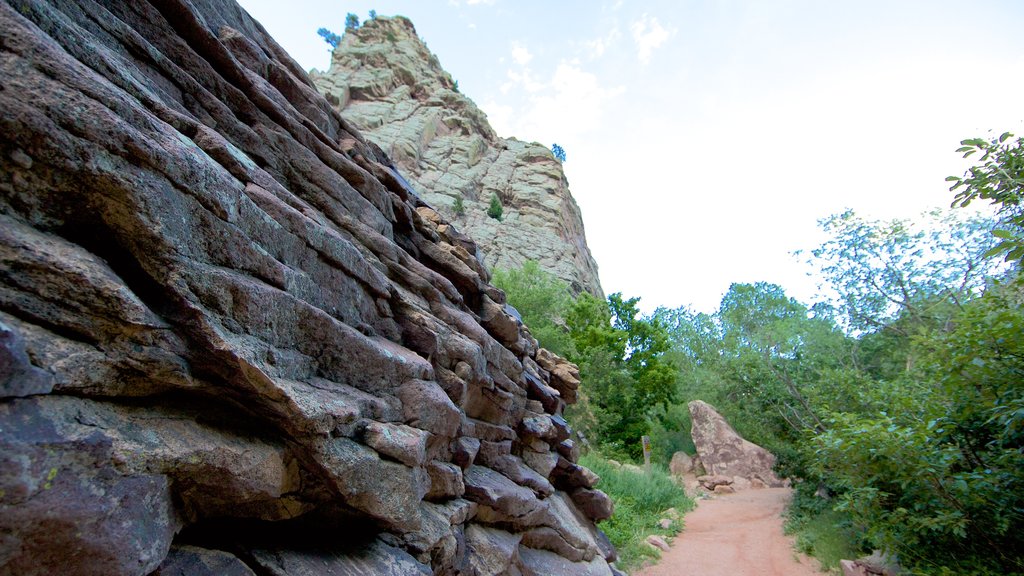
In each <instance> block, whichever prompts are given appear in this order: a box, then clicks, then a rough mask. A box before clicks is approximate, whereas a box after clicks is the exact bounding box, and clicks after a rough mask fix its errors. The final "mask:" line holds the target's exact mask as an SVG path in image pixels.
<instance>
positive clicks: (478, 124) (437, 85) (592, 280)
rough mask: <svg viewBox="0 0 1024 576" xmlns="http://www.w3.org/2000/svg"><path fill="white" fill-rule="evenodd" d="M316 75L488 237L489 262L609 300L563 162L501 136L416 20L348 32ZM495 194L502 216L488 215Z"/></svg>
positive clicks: (338, 102)
mask: <svg viewBox="0 0 1024 576" xmlns="http://www.w3.org/2000/svg"><path fill="white" fill-rule="evenodd" d="M312 77H313V80H314V83H315V84H316V86H317V87H318V88H319V89H320V91H321V92H323V93H324V95H325V96H326V97H327V99H328V100H329V101H330V102H331V103H332V104H333V105H334V107H335V109H336V110H338V111H340V112H341V115H342V117H343V118H345V119H346V120H349V121H350V122H352V124H354V125H355V126H356V127H357V128H358V129H359V130H361V131H362V132H363V133H364V134H365V135H366V137H367V138H368V139H370V140H372V141H373V142H376V143H377V144H379V145H380V146H381V147H382V148H383V149H384V150H385V151H386V152H387V153H388V155H389V156H390V157H391V158H392V159H393V160H394V162H395V163H396V164H397V165H398V167H399V168H400V169H401V171H402V173H403V174H405V175H407V176H408V177H409V179H410V181H411V182H412V184H413V187H414V188H415V189H416V190H417V191H418V192H421V193H422V195H423V198H424V199H425V200H426V201H427V202H428V203H430V204H431V205H432V206H434V207H435V208H437V209H438V210H439V211H440V212H441V213H442V214H444V216H445V218H447V219H449V220H450V221H452V222H454V223H456V224H457V225H458V226H459V228H461V229H462V231H463V232H465V233H466V234H468V235H469V236H471V237H472V238H473V239H474V240H476V241H477V242H478V244H479V246H480V248H481V250H482V252H483V255H484V261H485V262H486V263H487V264H488V265H489V266H491V267H492V268H494V267H498V268H517V267H519V266H521V265H522V264H523V262H524V261H526V260H536V261H537V262H538V263H539V264H540V267H541V269H542V270H546V271H548V272H551V273H552V274H554V275H555V276H557V277H559V278H561V279H562V280H565V281H566V282H568V283H569V285H570V286H571V287H572V289H573V291H574V292H575V293H579V292H581V291H584V290H585V291H588V292H590V293H592V294H594V295H595V296H598V297H601V298H603V297H604V293H603V291H602V290H601V283H600V280H599V279H598V274H597V264H596V263H595V262H594V258H593V256H591V254H590V248H588V247H587V240H586V235H585V234H584V230H583V219H582V216H581V215H580V210H579V207H578V206H577V205H576V201H575V200H574V199H573V197H572V194H570V193H569V183H568V181H567V180H566V178H565V174H564V173H563V172H562V165H561V163H560V162H559V161H558V160H556V159H555V158H554V156H552V154H551V151H550V150H548V149H547V148H546V147H545V146H542V145H540V144H537V143H526V142H520V141H519V140H515V139H504V138H499V137H498V136H497V135H496V134H495V132H494V130H493V129H492V128H491V126H490V124H488V122H487V117H486V115H485V114H484V113H483V112H482V111H481V110H480V109H479V108H477V107H476V104H474V103H473V101H472V100H470V99H469V98H467V97H466V96H464V95H462V94H461V93H460V92H459V90H458V87H457V85H456V84H455V82H453V81H452V78H451V76H450V75H449V74H448V73H447V72H445V71H444V70H443V69H442V68H441V65H440V63H439V62H438V60H437V57H436V56H434V55H433V54H431V53H430V50H428V49H427V46H426V45H425V44H424V43H423V41H422V40H420V38H419V37H418V36H417V35H416V30H415V29H414V28H413V25H412V22H410V21H409V20H408V19H406V18H403V17H401V16H397V17H394V18H383V17H378V18H375V19H372V20H368V21H367V22H366V23H364V24H363V26H362V27H360V28H359V29H357V30H350V31H347V32H346V33H345V35H344V36H343V37H342V41H341V44H339V46H338V48H337V49H336V50H335V51H334V55H333V57H332V60H331V67H330V70H329V71H328V72H326V73H323V74H320V73H316V72H314V73H313V74H312ZM494 195H497V196H498V198H499V199H500V200H501V202H502V204H503V205H504V214H503V219H502V221H501V222H499V221H498V220H495V219H493V218H490V217H488V215H487V208H488V206H489V204H490V201H491V197H492V196H494ZM459 199H461V203H462V205H463V209H462V211H461V213H460V212H459V211H458V210H457V209H456V206H455V205H456V202H457V200H459Z"/></svg>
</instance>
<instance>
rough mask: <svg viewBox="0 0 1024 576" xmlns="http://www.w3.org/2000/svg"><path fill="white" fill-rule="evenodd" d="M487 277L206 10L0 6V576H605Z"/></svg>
mask: <svg viewBox="0 0 1024 576" xmlns="http://www.w3.org/2000/svg"><path fill="white" fill-rule="evenodd" d="M436 185H437V186H442V187H443V186H444V185H445V184H444V183H437V184H436ZM488 280H489V272H488V270H487V267H486V266H484V265H483V264H482V263H481V261H480V259H479V258H478V256H477V249H476V246H475V244H474V243H473V242H472V240H470V239H469V237H468V236H466V235H464V234H462V233H461V232H459V231H458V230H457V229H456V227H455V226H453V225H452V224H451V223H449V222H448V221H447V220H445V219H444V218H443V217H442V216H441V215H440V214H439V213H438V212H437V211H435V210H433V209H432V208H431V207H430V206H429V205H428V204H427V203H426V202H424V201H423V200H422V199H420V198H419V197H418V196H417V195H416V194H415V192H414V191H413V190H412V189H411V188H410V187H409V186H408V185H407V184H406V180H405V178H404V177H403V176H402V174H401V173H400V172H399V170H398V169H397V168H396V166H395V164H394V163H393V162H392V161H391V159H390V158H389V157H388V155H386V154H385V153H384V152H383V151H382V150H381V149H380V148H378V147H377V146H375V145H374V144H372V143H370V142H369V141H367V140H366V139H365V138H364V137H363V136H362V135H361V134H360V132H359V131H358V130H357V129H356V128H354V127H352V126H351V125H350V124H349V123H348V122H347V121H346V120H344V119H343V118H342V117H340V116H339V115H338V113H337V111H336V110H335V108H334V106H332V105H331V104H330V103H329V102H328V101H326V100H325V99H324V98H323V97H322V96H321V95H320V94H319V93H318V91H317V90H316V88H315V87H314V85H313V84H312V82H311V81H310V80H309V78H308V77H307V75H306V73H305V72H303V71H302V70H301V69H300V68H299V67H298V65H297V64H296V63H295V62H294V61H293V60H292V59H291V58H290V57H289V56H288V55H287V54H286V53H285V52H284V51H283V50H282V49H281V47H280V46H278V45H277V44H276V43H275V42H274V41H273V39H271V38H270V37H269V36H268V34H267V33H266V31H265V30H264V29H263V27H262V26H260V25H259V24H258V23H257V22H255V21H253V20H252V19H251V18H250V17H249V16H248V15H247V14H246V13H245V12H244V11H243V10H242V9H241V8H240V7H238V6H237V5H236V4H235V3H234V2H224V1H214V0H149V1H140V2H120V1H114V0H109V1H95V0H32V1H27V0H0V574H2V575H7V574H18V575H36V574H39V575H42V574H64V575H93V574H104V575H122V574H123V575H140V576H141V575H146V574H160V575H165V576H166V575H171V574H175V575H176V574H189V575H195V576H205V575H210V576H212V575H215V574H216V575H222V574H232V575H234V574H237V575H245V574H260V575H266V574H274V575H306V574H310V575H312V574H333V575H347V574H353V575H354V574H384V575H395V576H398V575H403V576H404V575H411V574H451V575H454V574H550V573H552V572H551V570H556V571H557V572H559V573H564V574H573V573H578V574H611V570H612V568H611V567H610V566H609V564H608V561H607V560H608V559H609V558H613V557H614V550H611V549H610V548H609V547H608V546H607V545H605V543H606V539H605V538H604V535H603V534H601V532H600V530H598V529H597V528H596V526H595V525H594V522H593V520H594V518H599V517H602V516H604V515H605V514H606V512H607V511H608V510H607V506H605V505H604V504H607V503H606V502H605V501H604V500H602V499H601V496H600V495H599V494H601V493H600V492H599V491H597V490H593V491H590V492H586V493H585V494H586V496H587V497H586V498H581V497H580V494H581V492H580V487H581V486H584V487H585V488H587V489H590V488H593V482H592V481H586V479H588V478H590V476H592V474H590V475H589V476H588V473H589V471H585V470H584V469H580V468H579V467H578V466H577V465H576V464H575V463H574V462H573V460H574V456H575V454H576V451H575V450H574V446H573V445H572V441H571V440H570V439H568V438H569V435H568V429H567V428H566V426H565V423H564V420H563V419H562V418H561V412H562V410H563V408H564V407H565V403H566V402H571V401H573V400H574V398H575V394H576V389H577V387H578V386H579V380H578V378H576V375H577V374H578V373H577V372H576V370H575V367H574V366H572V365H571V364H568V363H567V362H566V361H565V360H563V359H561V358H558V357H556V356H553V355H552V354H550V353H549V352H547V351H545V350H541V349H538V347H537V343H536V341H535V340H534V339H533V338H532V337H531V336H530V334H529V331H528V330H527V329H526V328H525V327H523V326H522V325H521V324H520V323H519V321H518V320H517V318H516V314H515V313H514V310H511V309H509V308H507V307H506V305H505V301H504V294H503V293H502V292H501V291H500V290H497V289H496V288H494V287H493V286H491V285H490V284H489V283H488ZM581 479H583V480H581ZM595 495H597V496H595ZM588 514H590V516H588Z"/></svg>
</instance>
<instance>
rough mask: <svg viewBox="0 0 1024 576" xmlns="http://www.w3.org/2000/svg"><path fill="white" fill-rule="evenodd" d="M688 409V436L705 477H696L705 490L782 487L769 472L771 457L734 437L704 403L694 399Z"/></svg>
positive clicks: (725, 422)
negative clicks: (689, 426) (689, 421)
mask: <svg viewBox="0 0 1024 576" xmlns="http://www.w3.org/2000/svg"><path fill="white" fill-rule="evenodd" d="M688 407H689V409H690V420H691V430H690V434H691V436H692V437H693V444H694V445H695V446H696V447H697V454H698V455H699V456H700V461H701V464H702V465H703V466H704V469H705V470H706V471H707V475H705V476H701V477H700V478H699V480H700V481H701V484H702V485H703V486H704V487H705V488H707V489H709V490H715V491H719V490H718V489H719V488H724V487H728V490H729V491H731V490H734V489H736V488H745V487H751V485H752V484H751V483H752V482H754V485H760V486H762V487H763V486H765V485H767V486H771V487H778V486H782V485H783V484H784V482H783V481H782V480H780V479H779V477H778V476H776V475H775V472H774V471H773V470H772V467H773V466H774V465H775V455H774V454H772V453H771V452H769V451H767V450H765V449H764V448H762V447H760V446H758V445H757V444H754V443H753V442H750V441H749V440H745V439H744V438H743V437H742V436H740V435H739V434H737V433H736V431H735V430H733V428H732V426H730V425H729V422H727V421H726V420H725V418H723V417H722V415H721V414H719V413H718V412H717V411H716V410H715V409H714V408H712V407H711V405H710V404H708V403H707V402H704V401H701V400H694V401H693V402H690V403H689V405H688ZM762 483H763V484H762Z"/></svg>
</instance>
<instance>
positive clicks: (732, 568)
mask: <svg viewBox="0 0 1024 576" xmlns="http://www.w3.org/2000/svg"><path fill="white" fill-rule="evenodd" d="M791 495H792V493H791V491H790V490H789V489H788V488H768V489H764V490H744V491H742V492H737V493H736V494H728V495H721V496H715V497H714V498H713V499H711V500H700V501H699V502H698V504H697V509H696V510H694V511H692V512H690V513H689V514H687V515H686V519H685V520H684V523H685V528H684V529H683V531H682V532H681V533H680V534H679V536H677V537H676V539H675V542H673V544H672V549H671V550H669V551H668V552H665V553H663V554H662V555H661V561H660V562H658V564H656V565H654V566H648V567H647V568H644V569H643V570H640V571H637V572H634V573H633V574H634V576H820V575H822V574H824V572H821V571H819V570H817V568H818V565H817V562H816V561H814V560H811V559H808V558H807V557H806V556H803V555H799V559H798V555H797V553H796V551H795V550H794V549H793V540H792V539H791V538H788V537H787V536H786V535H784V534H783V533H782V512H783V510H784V509H785V507H786V504H787V503H788V502H789V499H790V497H791Z"/></svg>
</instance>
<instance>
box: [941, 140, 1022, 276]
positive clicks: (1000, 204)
mask: <svg viewBox="0 0 1024 576" xmlns="http://www.w3.org/2000/svg"><path fill="white" fill-rule="evenodd" d="M960 144H961V147H960V148H959V149H958V150H957V152H962V153H963V155H964V158H968V157H970V156H971V155H973V154H975V153H978V152H980V153H981V156H980V157H979V158H978V162H979V164H978V165H976V166H972V167H971V168H970V169H969V170H968V171H967V172H966V173H965V174H964V177H962V178H961V177H959V176H950V177H948V178H946V180H947V181H949V182H952V183H953V185H952V187H951V188H950V190H951V191H954V192H957V194H956V197H955V198H954V199H953V206H954V207H956V206H959V207H964V206H967V205H968V204H970V203H971V202H973V201H974V200H978V199H981V200H990V201H991V203H992V204H994V205H996V207H997V208H998V210H999V216H1000V224H1001V228H999V229H996V230H993V231H992V234H993V235H994V236H995V237H996V238H998V239H999V240H1000V242H999V243H998V244H997V245H996V246H995V247H993V248H992V250H991V251H990V254H992V255H996V254H1004V255H1005V260H1006V261H1008V262H1010V261H1012V262H1015V263H1017V265H1018V266H1019V265H1020V263H1021V262H1024V138H1017V139H1016V140H1014V139H1013V134H1010V133H1009V132H1004V133H1003V134H1002V135H1001V136H999V138H996V139H993V140H984V139H982V138H971V139H968V140H963V141H962V142H960Z"/></svg>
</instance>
